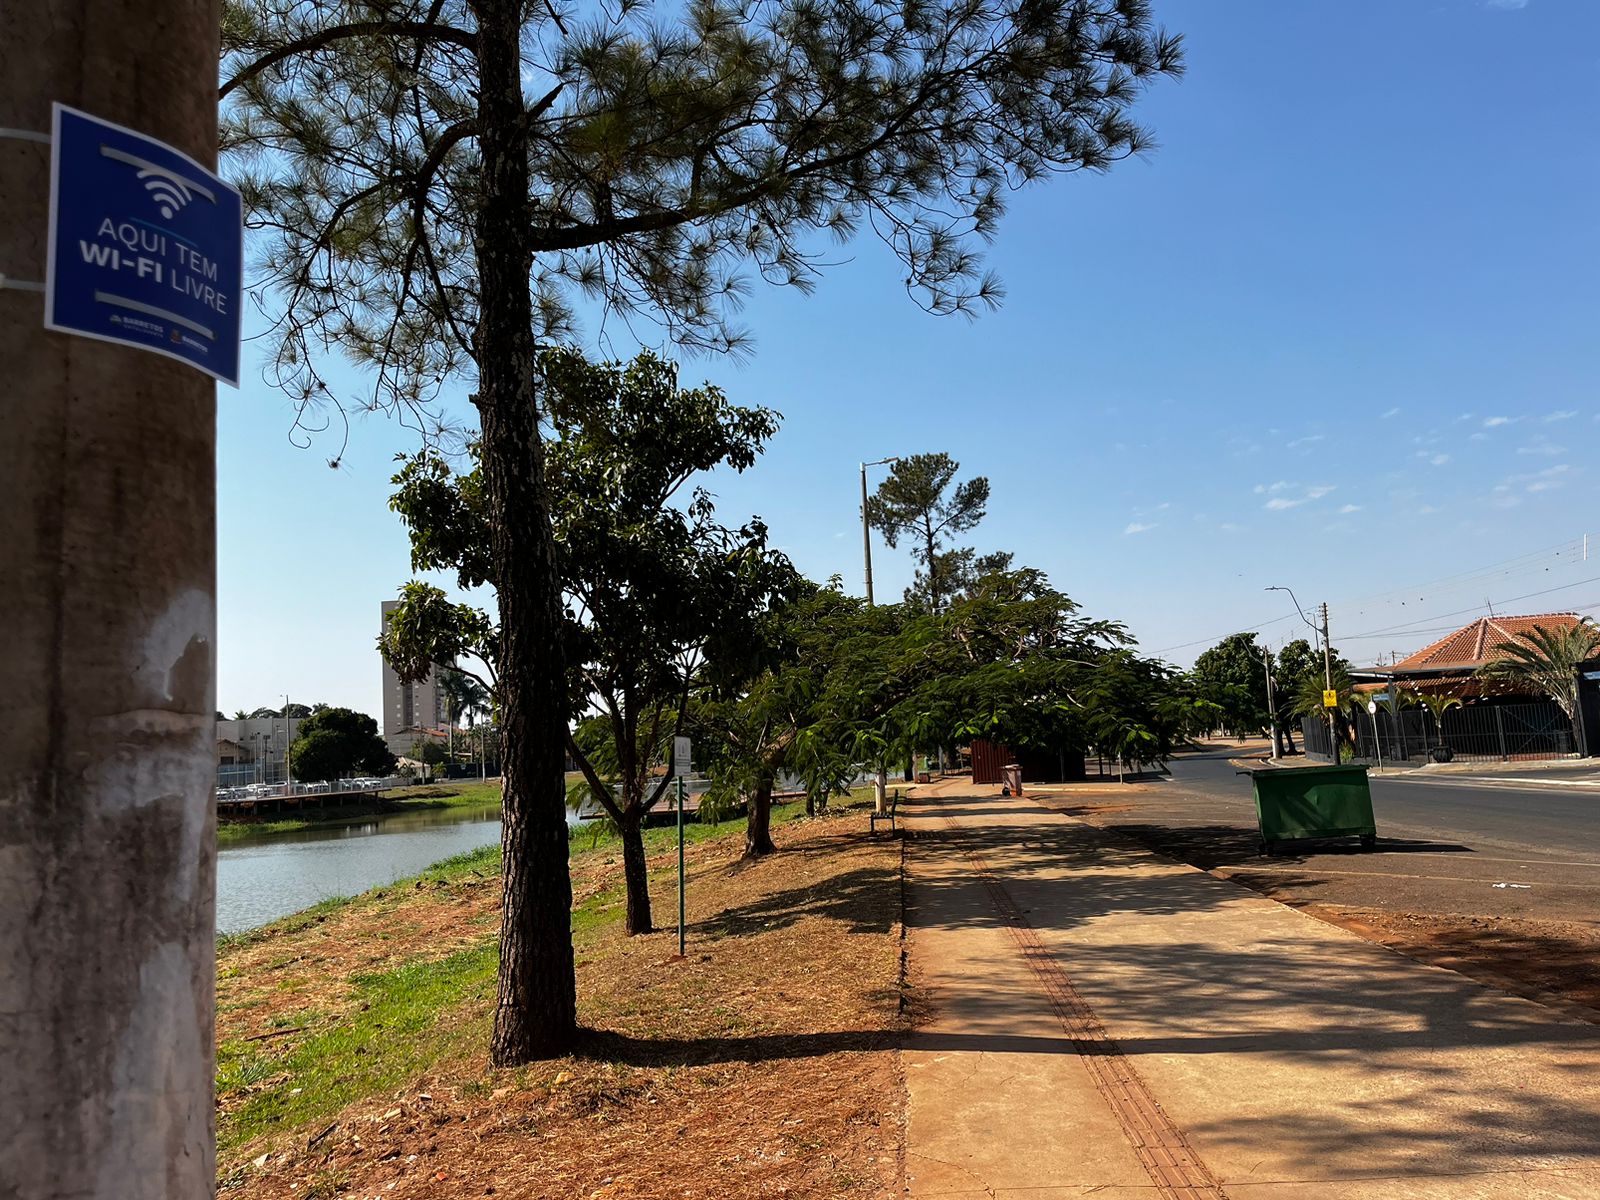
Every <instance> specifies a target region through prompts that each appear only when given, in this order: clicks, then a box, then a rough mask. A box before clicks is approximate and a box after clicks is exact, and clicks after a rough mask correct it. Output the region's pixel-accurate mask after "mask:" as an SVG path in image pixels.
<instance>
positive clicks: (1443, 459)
mask: <svg viewBox="0 0 1600 1200" xmlns="http://www.w3.org/2000/svg"><path fill="white" fill-rule="evenodd" d="M1417 457H1418V458H1420V459H1422V460H1423V461H1424V462H1426V463H1429V464H1431V465H1432V466H1435V467H1442V466H1444V465H1445V463H1447V462H1449V461H1450V456H1449V455H1448V454H1430V453H1428V451H1426V450H1418V451H1417Z"/></svg>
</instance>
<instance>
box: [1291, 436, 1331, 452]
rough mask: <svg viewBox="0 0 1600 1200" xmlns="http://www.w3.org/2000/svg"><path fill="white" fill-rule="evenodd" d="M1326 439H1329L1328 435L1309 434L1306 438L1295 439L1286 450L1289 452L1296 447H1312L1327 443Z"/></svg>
mask: <svg viewBox="0 0 1600 1200" xmlns="http://www.w3.org/2000/svg"><path fill="white" fill-rule="evenodd" d="M1326 439H1327V435H1326V434H1322V433H1310V434H1307V435H1306V436H1305V437H1298V438H1295V439H1294V441H1292V442H1289V443H1288V445H1287V447H1286V448H1287V449H1289V450H1293V449H1294V448H1295V447H1296V446H1310V445H1313V444H1314V443H1316V442H1321V441H1325V440H1326Z"/></svg>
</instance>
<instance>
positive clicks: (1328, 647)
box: [1266, 587, 1339, 766]
mask: <svg viewBox="0 0 1600 1200" xmlns="http://www.w3.org/2000/svg"><path fill="white" fill-rule="evenodd" d="M1266 590H1267V591H1269V592H1288V593H1289V599H1290V601H1291V602H1292V603H1293V604H1294V610H1295V612H1297V613H1299V614H1300V619H1301V620H1302V621H1304V622H1305V623H1306V624H1307V625H1309V626H1310V627H1311V635H1312V637H1313V638H1316V637H1317V636H1318V635H1319V634H1320V635H1321V639H1322V686H1323V688H1324V689H1325V690H1327V691H1330V692H1331V691H1332V690H1333V647H1332V644H1331V643H1330V642H1329V640H1328V605H1327V604H1326V602H1324V604H1323V605H1322V628H1321V629H1318V628H1317V623H1316V622H1315V621H1313V620H1312V619H1311V618H1310V617H1308V616H1306V612H1305V609H1303V608H1301V607H1300V601H1299V600H1297V599H1296V598H1295V594H1294V591H1293V590H1292V589H1290V588H1286V587H1269V588H1267V589H1266ZM1327 714H1328V761H1329V762H1331V763H1333V765H1334V766H1338V765H1339V737H1338V730H1337V728H1336V727H1335V725H1334V721H1333V709H1331V708H1329V709H1327Z"/></svg>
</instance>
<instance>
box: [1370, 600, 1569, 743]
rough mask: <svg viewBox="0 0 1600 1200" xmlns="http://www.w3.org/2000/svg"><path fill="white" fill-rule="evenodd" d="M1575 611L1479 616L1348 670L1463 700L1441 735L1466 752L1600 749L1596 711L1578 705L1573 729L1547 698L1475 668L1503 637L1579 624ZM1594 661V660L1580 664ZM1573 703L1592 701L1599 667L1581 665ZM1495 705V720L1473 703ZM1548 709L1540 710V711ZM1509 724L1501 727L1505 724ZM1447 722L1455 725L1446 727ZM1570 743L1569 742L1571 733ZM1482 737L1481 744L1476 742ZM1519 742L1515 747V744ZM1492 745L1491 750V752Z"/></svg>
mask: <svg viewBox="0 0 1600 1200" xmlns="http://www.w3.org/2000/svg"><path fill="white" fill-rule="evenodd" d="M1579 620H1580V618H1579V616H1578V614H1577V613H1534V614H1531V615H1527V616H1514V617H1481V618H1479V619H1478V620H1476V621H1474V622H1472V624H1470V625H1466V626H1463V627H1462V628H1460V629H1458V630H1456V631H1455V632H1454V633H1452V634H1449V635H1448V636H1446V637H1442V638H1440V639H1439V640H1438V641H1436V642H1434V643H1432V644H1431V645H1428V646H1424V647H1423V648H1422V649H1421V650H1418V651H1417V652H1416V653H1415V654H1412V655H1410V656H1408V657H1406V658H1403V659H1401V660H1400V661H1399V662H1396V663H1394V664H1392V665H1390V666H1386V667H1365V668H1359V669H1354V670H1352V671H1351V672H1350V674H1351V677H1352V678H1353V679H1354V680H1355V681H1356V686H1357V688H1358V690H1360V691H1365V692H1378V691H1384V690H1390V689H1392V690H1395V691H1399V692H1403V693H1409V694H1410V695H1412V696H1417V695H1420V694H1422V693H1429V694H1434V695H1439V694H1442V695H1446V696H1454V697H1456V698H1457V699H1459V700H1461V701H1462V703H1463V704H1464V705H1465V706H1466V708H1465V709H1463V710H1460V711H1459V715H1458V716H1457V717H1456V718H1455V720H1454V721H1449V720H1447V721H1446V725H1445V730H1446V733H1447V734H1448V737H1447V738H1446V739H1445V740H1446V741H1447V742H1448V743H1449V744H1451V745H1453V746H1455V745H1457V742H1458V740H1459V741H1460V742H1461V743H1462V745H1461V746H1460V747H1458V749H1465V750H1466V752H1467V753H1468V754H1469V756H1471V757H1486V758H1491V757H1498V758H1520V757H1551V756H1560V755H1564V754H1566V753H1571V751H1572V750H1573V749H1577V750H1578V752H1579V753H1584V752H1588V753H1595V752H1597V751H1600V737H1597V736H1595V729H1594V728H1592V727H1594V726H1595V725H1596V717H1600V710H1597V711H1596V712H1587V711H1586V712H1584V713H1583V714H1582V715H1581V717H1580V719H1579V720H1578V721H1577V722H1575V723H1576V724H1577V725H1578V726H1579V727H1580V728H1579V729H1578V730H1574V729H1573V727H1572V726H1573V724H1574V723H1569V722H1568V721H1567V719H1566V717H1565V714H1563V713H1561V711H1560V709H1559V708H1558V707H1557V706H1556V704H1555V703H1554V701H1552V700H1551V699H1550V698H1549V697H1547V696H1545V695H1543V694H1542V693H1537V692H1530V691H1528V690H1526V689H1523V688H1520V687H1519V686H1518V685H1517V684H1515V683H1514V682H1511V681H1509V680H1500V679H1484V678H1483V677H1481V676H1479V675H1478V674H1477V672H1478V669H1479V668H1480V667H1482V666H1484V665H1486V664H1487V663H1490V662H1493V661H1494V660H1495V659H1497V658H1499V657H1501V656H1502V653H1503V650H1504V647H1505V646H1506V644H1507V643H1510V642H1514V641H1516V640H1517V635H1518V634H1519V633H1522V632H1524V631H1527V630H1531V629H1567V628H1571V627H1572V626H1574V625H1576V624H1578V622H1579ZM1587 665H1588V666H1591V667H1592V666H1595V665H1596V664H1594V663H1591V664H1587ZM1582 674H1583V675H1584V677H1585V680H1586V682H1584V683H1583V684H1582V688H1581V692H1582V693H1587V694H1586V695H1581V697H1580V705H1581V707H1584V708H1586V709H1587V708H1589V707H1592V706H1594V705H1595V704H1596V702H1597V701H1600V694H1597V693H1600V688H1597V683H1600V672H1589V671H1584V672H1583V673H1582ZM1486 708H1487V709H1491V710H1492V709H1493V708H1502V709H1503V713H1502V715H1501V717H1500V718H1498V719H1497V720H1496V721H1495V722H1493V723H1491V722H1490V721H1489V719H1488V718H1489V713H1488V712H1478V713H1474V712H1473V710H1475V709H1477V710H1482V709H1486ZM1545 709H1548V710H1549V712H1548V713H1545V712H1542V710H1545ZM1508 722H1510V731H1509V733H1508V732H1507V723H1508ZM1452 725H1454V726H1456V727H1457V729H1456V730H1452ZM1575 732H1576V733H1577V735H1578V737H1577V744H1576V746H1574V745H1573V734H1574V733H1575ZM1477 743H1482V745H1477ZM1519 747H1520V748H1521V752H1520V753H1519V750H1518V748H1519ZM1497 750H1498V753H1496V751H1497Z"/></svg>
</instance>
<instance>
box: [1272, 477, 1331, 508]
mask: <svg viewBox="0 0 1600 1200" xmlns="http://www.w3.org/2000/svg"><path fill="white" fill-rule="evenodd" d="M1284 486H1285V488H1292V487H1298V486H1299V485H1298V484H1286V485H1284ZM1269 490H1270V491H1282V490H1284V489H1282V488H1279V487H1277V486H1276V485H1274V486H1273V487H1272V488H1270V489H1269ZM1331 491H1333V485H1332V484H1318V485H1316V486H1315V487H1308V488H1306V489H1304V490H1303V491H1302V492H1301V493H1300V495H1298V496H1282V495H1278V496H1273V497H1272V499H1270V500H1268V501H1267V502H1266V504H1265V505H1263V507H1264V508H1266V509H1267V510H1268V511H1269V512H1283V511H1284V510H1285V509H1289V508H1299V507H1300V506H1301V505H1302V504H1310V503H1311V502H1312V501H1313V500H1321V499H1322V498H1323V497H1324V496H1326V495H1327V494H1328V493H1329V492H1331Z"/></svg>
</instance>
